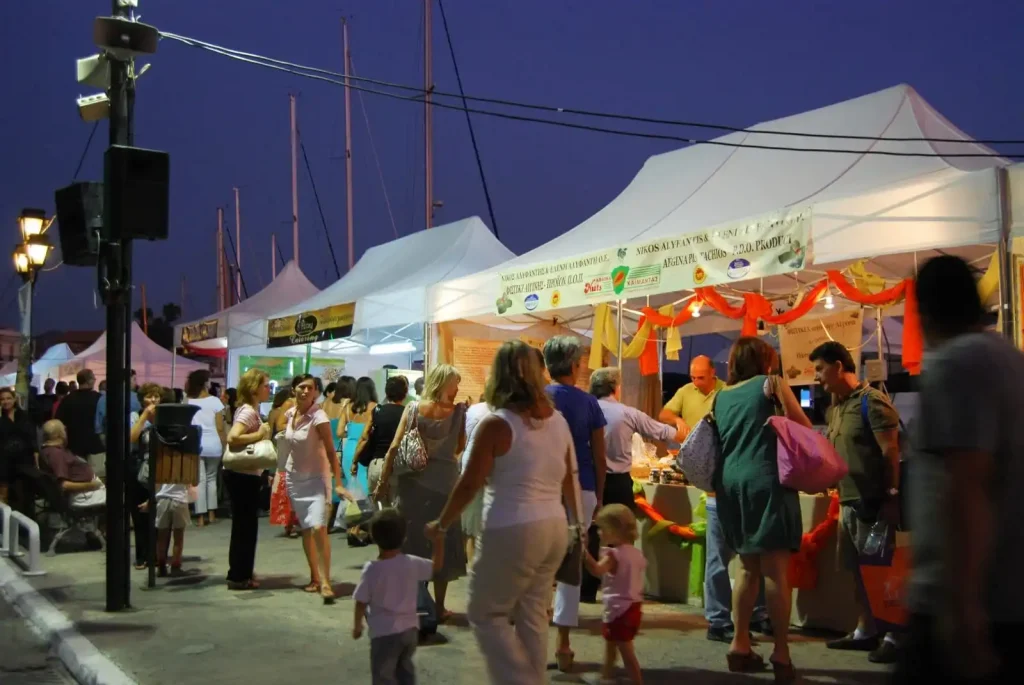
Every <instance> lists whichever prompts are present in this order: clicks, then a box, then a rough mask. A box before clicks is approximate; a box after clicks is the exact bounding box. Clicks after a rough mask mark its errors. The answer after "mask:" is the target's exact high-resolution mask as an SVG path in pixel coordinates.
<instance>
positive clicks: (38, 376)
mask: <svg viewBox="0 0 1024 685" xmlns="http://www.w3.org/2000/svg"><path fill="white" fill-rule="evenodd" d="M74 356H75V353H74V352H72V351H71V348H70V347H68V345H67V343H60V344H59V345H54V346H53V347H51V348H50V349H48V350H46V352H43V355H42V356H41V357H39V359H37V360H36V361H35V362H34V363H33V364H32V385H34V386H36V387H37V388H40V389H41V388H42V387H43V383H44V382H45V381H46V379H47V378H52V379H54V380H59V378H60V365H61V364H63V363H65V362H67V361H69V360H71V359H73V358H74ZM17 380H18V362H17V361H12V362H7V363H6V364H4V365H3V367H0V387H9V386H13V385H14V384H15V383H16V382H17Z"/></svg>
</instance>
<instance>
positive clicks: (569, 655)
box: [555, 649, 576, 673]
mask: <svg viewBox="0 0 1024 685" xmlns="http://www.w3.org/2000/svg"><path fill="white" fill-rule="evenodd" d="M575 658H576V653H575V652H573V651H572V650H571V649H570V650H568V651H565V652H563V651H558V652H555V664H556V665H557V666H558V670H559V671H561V672H562V673H571V672H572V665H573V660H574V659H575Z"/></svg>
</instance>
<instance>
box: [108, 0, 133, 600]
mask: <svg viewBox="0 0 1024 685" xmlns="http://www.w3.org/2000/svg"><path fill="white" fill-rule="evenodd" d="M111 6H112V10H111V12H112V14H113V16H114V17H116V18H118V19H122V20H127V19H129V11H130V9H131V7H130V6H129V3H128V2H125V1H124V0H111ZM108 59H109V64H110V90H109V92H108V93H107V97H108V98H109V99H110V145H111V146H113V145H124V146H130V145H133V144H134V140H133V139H134V135H133V130H132V129H133V121H132V111H133V109H134V105H135V83H134V81H133V80H132V77H131V75H130V73H129V70H130V63H129V62H128V61H126V60H124V59H120V58H118V57H117V56H116V55H115V54H113V53H111V54H108ZM104 166H105V169H104V179H103V181H104V186H105V188H106V191H105V192H106V197H108V198H109V197H111V184H112V183H113V182H114V180H113V178H112V176H111V169H110V165H109V164H107V165H104ZM118 194H120V193H118ZM103 214H104V220H103V224H104V227H105V229H106V232H107V235H108V240H107V241H106V243H105V244H104V245H103V246H102V248H101V250H102V254H101V265H100V269H101V271H100V273H101V274H102V276H101V278H100V285H101V287H102V288H103V289H104V291H105V292H104V296H105V299H106V303H107V445H106V448H107V456H106V469H107V483H106V486H107V528H108V533H109V534H108V535H107V569H106V576H107V577H106V581H107V598H106V599H107V601H106V609H107V611H123V610H124V609H127V608H129V607H130V606H131V589H130V584H129V575H128V567H129V559H128V553H129V551H130V547H129V542H128V526H127V525H126V521H125V504H124V490H125V487H124V486H125V462H126V457H127V455H128V425H127V424H128V406H129V402H128V393H129V392H130V391H131V388H130V386H129V383H128V369H129V368H130V367H131V361H130V360H131V354H130V351H131V344H132V341H131V328H130V327H129V325H128V322H129V320H130V316H131V311H130V310H131V294H132V241H131V239H130V238H126V237H124V235H125V230H126V229H127V228H128V227H125V226H120V225H114V222H115V221H116V219H115V217H116V216H117V211H116V210H115V208H114V207H111V206H110V203H109V202H104V203H103Z"/></svg>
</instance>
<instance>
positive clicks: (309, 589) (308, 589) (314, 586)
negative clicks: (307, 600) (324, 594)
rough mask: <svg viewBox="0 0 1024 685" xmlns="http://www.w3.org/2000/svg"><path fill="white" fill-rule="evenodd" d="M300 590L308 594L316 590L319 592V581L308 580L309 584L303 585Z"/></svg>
mask: <svg viewBox="0 0 1024 685" xmlns="http://www.w3.org/2000/svg"><path fill="white" fill-rule="evenodd" d="M302 591H303V592H308V593H310V594H313V593H316V592H320V582H319V581H316V580H312V581H310V582H309V585H306V586H305V587H303V588H302Z"/></svg>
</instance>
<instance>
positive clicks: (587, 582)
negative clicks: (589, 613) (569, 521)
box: [580, 473, 636, 602]
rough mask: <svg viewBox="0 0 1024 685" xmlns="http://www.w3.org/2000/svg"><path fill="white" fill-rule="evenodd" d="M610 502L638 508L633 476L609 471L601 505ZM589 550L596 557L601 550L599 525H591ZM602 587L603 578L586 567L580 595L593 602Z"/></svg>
mask: <svg viewBox="0 0 1024 685" xmlns="http://www.w3.org/2000/svg"><path fill="white" fill-rule="evenodd" d="M609 504H623V505H625V506H627V507H629V508H630V509H632V510H635V509H636V501H635V500H634V499H633V477H632V476H630V475H629V474H628V473H607V474H606V475H605V477H604V498H603V499H602V500H601V503H600V506H606V505H609ZM587 551H589V552H590V554H591V556H593V557H594V558H595V559H596V558H598V555H599V554H600V552H601V541H600V539H599V538H598V535H597V526H591V527H590V529H589V530H588V531H587ZM600 587H601V579H600V578H595V577H594V576H592V575H590V573H589V572H588V571H587V570H586V568H584V569H583V582H582V583H581V584H580V597H581V598H582V599H583V601H587V602H593V601H594V600H595V598H596V597H597V591H598V589H599V588H600Z"/></svg>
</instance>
